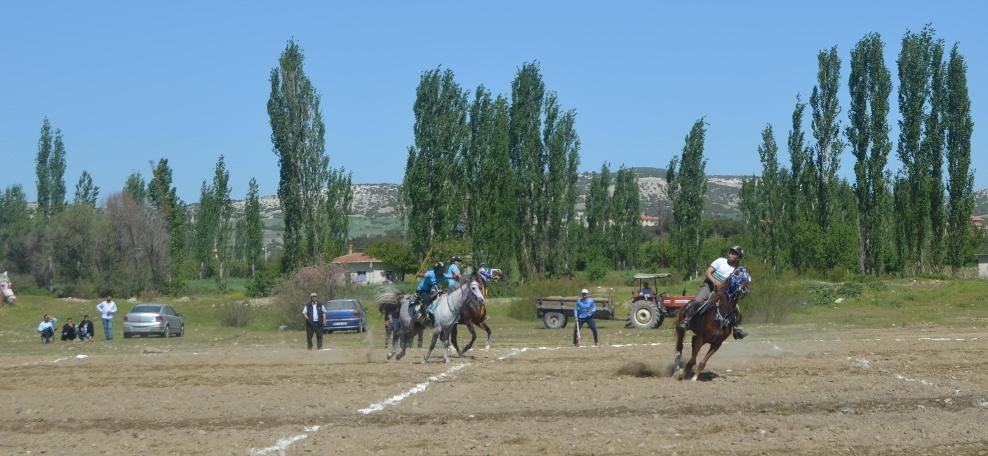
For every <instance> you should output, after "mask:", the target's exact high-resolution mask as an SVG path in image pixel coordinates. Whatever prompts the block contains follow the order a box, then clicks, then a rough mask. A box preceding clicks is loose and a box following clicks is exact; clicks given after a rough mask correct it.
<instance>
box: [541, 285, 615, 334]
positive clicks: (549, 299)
mask: <svg viewBox="0 0 988 456" xmlns="http://www.w3.org/2000/svg"><path fill="white" fill-rule="evenodd" d="M591 297H592V298H593V300H594V302H595V303H597V311H596V312H594V314H593V317H594V318H597V319H601V320H613V319H614V305H613V302H614V301H613V300H612V299H611V293H610V292H608V296H607V297H606V298H603V297H593V296H591ZM578 299H580V297H579V296H545V297H541V298H538V299H536V303H535V313H536V315H538V317H539V318H541V319H542V324H543V325H545V327H546V328H548V329H559V328H565V327H566V324H567V323H568V322H569V319H570V318H573V309H574V308H575V307H576V300H578Z"/></svg>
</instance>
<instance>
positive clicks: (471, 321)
mask: <svg viewBox="0 0 988 456" xmlns="http://www.w3.org/2000/svg"><path fill="white" fill-rule="evenodd" d="M477 272H478V273H479V274H480V276H481V277H482V278H483V279H484V281H485V289H486V283H489V282H493V281H495V280H499V279H500V278H501V274H502V273H501V270H500V269H497V268H492V269H488V268H480V269H478V270H477ZM458 323H459V324H461V325H466V327H467V330H468V331H470V342H467V344H466V345H465V346H464V347H463V350H460V346H459V345H457V343H456V328H457V327H456V326H453V329H452V335H451V338H450V339H451V341H452V342H453V348H455V349H456V353H457V354H459V355H460V356H463V354H464V353H466V352H467V350H470V348H471V347H473V343H474V341H476V340H477V331H476V330H474V329H473V327H474V326H479V327H481V328H483V329H484V332H486V333H487V344H486V345H485V346H484V351H487V350H490V349H491V332H492V331H491V327H490V326H488V325H487V305H485V304H484V303H483V302H479V303H478V302H476V301H470V302H469V303H467V305H465V306H463V311H462V312H461V314H460V321H459V322H458Z"/></svg>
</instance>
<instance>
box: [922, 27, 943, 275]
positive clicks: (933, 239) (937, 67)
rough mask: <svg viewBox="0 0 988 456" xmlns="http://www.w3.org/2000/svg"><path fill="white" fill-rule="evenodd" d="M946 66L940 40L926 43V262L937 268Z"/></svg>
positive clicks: (940, 261)
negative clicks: (927, 225) (927, 64)
mask: <svg viewBox="0 0 988 456" xmlns="http://www.w3.org/2000/svg"><path fill="white" fill-rule="evenodd" d="M946 72H947V69H946V66H945V64H944V63H943V40H935V41H933V42H932V43H931V46H930V69H929V73H930V99H929V106H930V107H929V111H928V112H927V114H926V118H925V119H924V121H923V142H922V144H921V145H920V149H921V151H922V155H923V162H924V166H926V167H927V169H926V172H925V173H926V176H927V179H928V184H927V186H928V189H929V190H928V191H929V202H930V215H929V217H930V241H929V246H928V247H926V249H927V251H928V252H929V255H928V259H929V266H930V268H931V269H932V270H934V271H937V270H939V269H940V267H941V265H942V264H943V257H944V254H943V240H944V225H945V223H944V201H943V193H944V188H943V157H944V141H945V139H944V135H945V132H944V117H945V116H946V106H945V104H946V101H947V100H946V90H947V87H946V81H945V78H946V76H945V73H946Z"/></svg>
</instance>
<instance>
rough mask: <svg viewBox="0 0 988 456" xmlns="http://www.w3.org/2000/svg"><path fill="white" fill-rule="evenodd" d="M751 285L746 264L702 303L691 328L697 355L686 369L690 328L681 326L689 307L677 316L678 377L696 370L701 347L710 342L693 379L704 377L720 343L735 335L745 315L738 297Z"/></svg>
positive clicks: (693, 346) (691, 322)
mask: <svg viewBox="0 0 988 456" xmlns="http://www.w3.org/2000/svg"><path fill="white" fill-rule="evenodd" d="M750 285H751V277H750V276H749V275H748V270H747V269H745V268H744V267H743V266H742V267H739V268H737V269H735V270H734V272H733V273H731V275H729V276H728V277H727V279H725V280H724V282H723V283H722V284H721V285H720V287H718V288H717V290H716V291H715V292H714V294H713V295H711V296H710V298H709V299H707V302H705V303H696V304H695V305H700V308H699V309H697V311H696V314H695V315H694V316H693V317H692V318H691V319H690V323H689V328H688V329H689V330H691V331H693V340H692V342H691V345H692V350H693V355H692V356H691V357H690V360H689V362H687V363H686V366H685V368H683V367H682V358H683V337H685V336H686V330H685V329H682V328H680V327H679V324H678V323H679V322H681V321H682V320H683V318H684V317H685V316H686V308H685V307H683V308H682V309H680V310H679V314H678V315H677V317H676V323H677V325H676V367H677V371H676V373H677V376H678V377H679V378H682V377H683V376H685V375H686V374H688V373H689V372H690V370H692V369H693V366H694V365H695V364H696V357H697V355H698V354H699V353H700V347H702V346H703V345H704V344H710V348H708V349H707V354H706V355H705V356H704V357H703V361H700V365H699V367H698V368H697V370H696V372H695V373H694V375H693V380H694V381H696V380H698V379H699V378H700V373H701V372H703V369H704V368H705V367H706V366H707V361H709V360H710V357H711V356H713V355H714V353H715V352H717V349H719V348H720V345H721V344H722V343H723V342H724V341H725V340H726V339H727V338H728V337H730V335H731V332H732V331H733V329H734V326H736V325H737V324H738V323H740V317H741V314H740V313H739V312H738V300H740V299H741V297H743V296H744V295H745V294H747V293H748V291H749V288H750Z"/></svg>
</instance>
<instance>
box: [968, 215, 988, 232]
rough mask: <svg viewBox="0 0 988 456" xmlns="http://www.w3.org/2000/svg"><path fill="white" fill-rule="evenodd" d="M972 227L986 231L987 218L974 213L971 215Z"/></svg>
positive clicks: (987, 228) (987, 227) (987, 226)
mask: <svg viewBox="0 0 988 456" xmlns="http://www.w3.org/2000/svg"><path fill="white" fill-rule="evenodd" d="M971 228H974V229H975V230H977V231H986V230H988V225H985V218H984V217H982V216H980V215H972V216H971Z"/></svg>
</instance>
